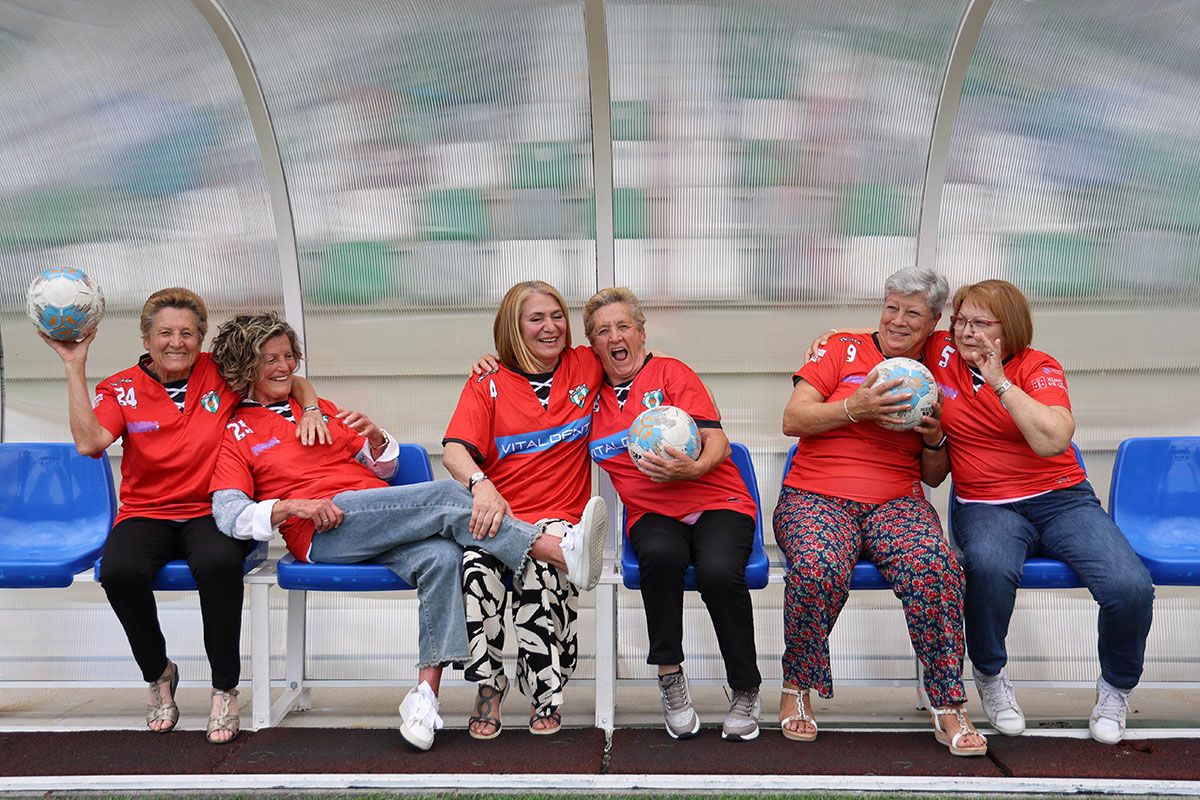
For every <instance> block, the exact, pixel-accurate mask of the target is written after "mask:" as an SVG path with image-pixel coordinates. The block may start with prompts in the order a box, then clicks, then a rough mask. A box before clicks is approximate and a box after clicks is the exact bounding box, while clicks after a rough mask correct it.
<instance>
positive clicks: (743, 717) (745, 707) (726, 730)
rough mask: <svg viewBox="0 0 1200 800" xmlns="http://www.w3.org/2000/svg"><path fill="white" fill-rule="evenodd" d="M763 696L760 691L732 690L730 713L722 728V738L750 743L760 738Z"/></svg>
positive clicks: (728, 740) (726, 716) (755, 689)
mask: <svg viewBox="0 0 1200 800" xmlns="http://www.w3.org/2000/svg"><path fill="white" fill-rule="evenodd" d="M761 711H762V696H761V695H760V694H759V693H758V689H757V688H754V689H740V690H731V693H730V695H729V713H728V714H726V715H725V724H724V725H722V726H721V738H722V739H724V740H725V741H727V742H748V741H750V740H751V739H757V738H758V715H759V713H760V712H761Z"/></svg>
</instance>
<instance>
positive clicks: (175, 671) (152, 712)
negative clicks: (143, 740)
mask: <svg viewBox="0 0 1200 800" xmlns="http://www.w3.org/2000/svg"><path fill="white" fill-rule="evenodd" d="M163 686H169V687H171V702H169V703H167V702H163V697H162V687H163ZM178 688H179V667H177V666H176V665H175V662H174V661H167V668H166V669H165V670H163V674H162V675H161V676H159V679H158V680H156V681H154V682H153V683H151V684H150V693H151V696H152V697H153V698H154V702H152V703H147V704H146V727H148V728H150V726H151V725H153V724H154V723H155V722H164V721H165V722H169V723H171V724H170V725H168V726H167V727H165V728H150V732H151V733H170V732H171V731H173V730H175V726H176V725H177V724H178V723H179V706H178V705H176V704H175V690H176V689H178Z"/></svg>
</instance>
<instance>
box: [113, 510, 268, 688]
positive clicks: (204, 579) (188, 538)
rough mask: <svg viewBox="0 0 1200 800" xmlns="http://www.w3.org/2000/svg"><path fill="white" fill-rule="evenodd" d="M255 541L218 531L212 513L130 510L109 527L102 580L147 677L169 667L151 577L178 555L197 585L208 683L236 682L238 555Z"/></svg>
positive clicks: (240, 592) (239, 607) (239, 621)
mask: <svg viewBox="0 0 1200 800" xmlns="http://www.w3.org/2000/svg"><path fill="white" fill-rule="evenodd" d="M253 545H254V543H253V542H251V541H242V540H238V539H231V538H230V537H228V536H226V535H225V534H223V533H221V532H220V531H219V530H217V525H216V523H215V522H214V521H213V518H212V516H211V515H209V516H206V517H197V518H195V519H188V520H183V521H179V522H176V521H173V520H168V519H148V518H146V517H132V518H130V519H125V520H122V521H121V522H120V523H118V524H117V525H116V526H115V527H114V528H113V529H112V531H111V532H110V533H109V534H108V541H107V542H105V544H104V560H103V561H102V562H101V564H100V584H101V585H102V586H103V587H104V593H105V594H106V595H108V602H109V605H111V606H112V608H113V611H115V612H116V613H117V619H119V620H120V621H121V627H123V628H124V629H125V636H126V637H128V639H129V646H130V648H131V649H132V650H133V657H134V659H135V660H136V661H137V665H138V667H139V668H140V669H141V670H142V678H143V679H144V680H145V681H146V682H147V683H150V682H151V681H156V680H158V678H159V676H161V675H162V674H163V670H165V669H166V668H167V643H166V641H165V640H164V639H163V634H162V628H161V627H160V626H159V624H158V607H157V606H156V605H155V603H154V592H153V591H151V590H150V584H151V582H153V580H154V576H155V575H157V574H158V571H159V570H160V569H161V568H162V566H163V565H164V564H166V563H167V562H168V561H172V560H175V559H179V558H184V559H187V562H188V566H189V567H190V568H191V570H192V577H194V578H195V580H196V586H197V588H198V589H199V594H200V616H201V619H202V620H203V622H204V651H205V653H207V654H208V663H209V666H210V667H211V668H212V685H213V688H214V689H220V690H221V691H226V692H227V691H229V690H230V689H233V688H235V687H236V686H237V685H238V679H239V677H240V674H241V667H242V657H241V636H242V596H243V586H242V562H243V560H244V559H245V557H246V553H247V552H249V550H250V548H251V547H252V546H253Z"/></svg>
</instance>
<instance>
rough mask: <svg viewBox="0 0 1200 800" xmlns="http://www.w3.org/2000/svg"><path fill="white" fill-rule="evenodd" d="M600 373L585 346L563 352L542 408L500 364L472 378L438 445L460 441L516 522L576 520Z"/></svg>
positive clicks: (587, 486) (587, 482) (587, 481)
mask: <svg viewBox="0 0 1200 800" xmlns="http://www.w3.org/2000/svg"><path fill="white" fill-rule="evenodd" d="M602 377H603V371H602V370H601V368H600V362H599V360H597V358H596V356H595V354H594V353H592V349H591V348H590V347H587V346H583V345H581V346H579V347H575V348H573V349H570V350H564V351H563V354H562V357H561V358H560V359H559V362H558V366H557V367H555V368H554V378H553V380H552V382H551V384H550V399H549V403H548V406H547V408H542V403H541V401H540V400H538V398H537V395H536V394H534V391H533V388H532V387H531V386H530V385H529V378H527V377H526V376H525V375H524V374H523V373H520V372H517V371H515V370H511V369H509V368H508V367H504V366H502V367H500V369H499V371H498V372H494V373H492V374H490V375H484V376H482V377H476V376H471V377H470V378H468V379H467V385H466V386H464V387H463V390H462V394H460V395H459V397H458V405H457V406H456V407H455V409H454V416H453V417H451V418H450V425H449V426H448V427H447V428H446V435H445V436H444V437H443V439H442V446H443V447H444V446H445V445H446V444H447V443H448V442H458V443H459V444H461V445H463V446H465V447H466V448H467V450H468V451H470V453H471V455H472V456H474V458H475V461H476V463H478V464H479V465H480V469H482V470H483V471H484V472H486V473H487V476H488V478H489V479H490V480H491V481H492V483H494V484H495V486H496V489H497V490H498V491H499V492H500V494H502V495H504V499H505V500H507V501H508V504H509V506H511V507H512V513H513V516H514V517H516V518H517V519H520V520H524V521H525V522H537V521H538V520H540V519H547V518H554V519H565V520H567V521H568V522H572V523H575V522H578V521H579V518H580V516H582V515H583V507H584V506H585V505H587V501H588V498H589V497H591V493H592V475H591V467H590V465H589V464H588V460H587V440H588V431H589V430H590V429H591V424H592V403H593V401H594V400H595V395H596V391H597V390H598V389H599V387H600V381H601V379H602Z"/></svg>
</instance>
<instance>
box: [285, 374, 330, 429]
mask: <svg viewBox="0 0 1200 800" xmlns="http://www.w3.org/2000/svg"><path fill="white" fill-rule="evenodd" d="M292 397H294V398H295V399H296V402H297V403H299V404H300V407H301V408H303V409H304V413H303V414H302V415H301V417H300V421H299V422H297V423H296V436H297V437H298V438H299V439H300V443H301V444H303V445H305V446H308V445H311V444H330V443H331V442H333V437H332V436H330V435H329V426H328V425H326V424H325V415H324V414H322V413H321V409H320V408H318V407H317V390H316V389H314V388H313V385H312V382H311V381H309V380H308V378H305V377H302V376H300V375H294V376H292Z"/></svg>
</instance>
